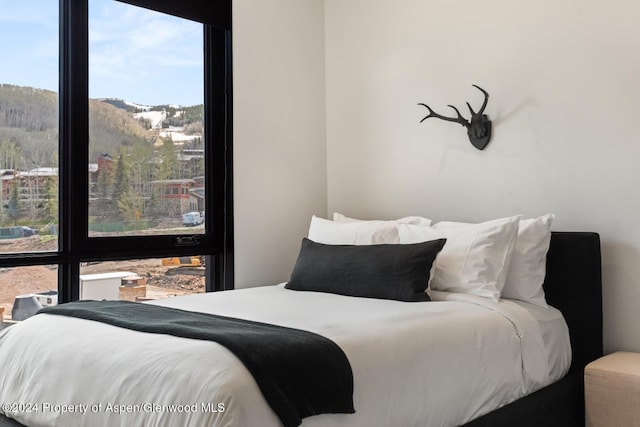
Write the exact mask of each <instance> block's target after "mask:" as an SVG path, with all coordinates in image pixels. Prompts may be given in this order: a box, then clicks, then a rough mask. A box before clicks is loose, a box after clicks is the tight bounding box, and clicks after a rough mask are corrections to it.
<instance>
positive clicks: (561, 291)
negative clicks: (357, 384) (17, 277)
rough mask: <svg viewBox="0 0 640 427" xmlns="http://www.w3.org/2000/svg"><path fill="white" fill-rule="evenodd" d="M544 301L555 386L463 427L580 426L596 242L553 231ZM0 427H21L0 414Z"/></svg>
mask: <svg viewBox="0 0 640 427" xmlns="http://www.w3.org/2000/svg"><path fill="white" fill-rule="evenodd" d="M544 289H545V295H546V299H547V302H548V303H549V304H550V305H552V306H554V307H556V308H557V309H559V310H560V311H561V312H562V313H563V314H564V316H565V319H566V321H567V325H568V326H569V334H570V337H571V349H572V353H573V357H572V362H571V368H570V370H569V373H568V374H567V375H566V376H565V377H564V378H562V379H560V380H559V381H557V382H555V383H553V384H550V385H548V386H547V387H544V388H542V389H540V390H538V391H536V392H535V393H532V394H530V395H528V396H526V397H523V398H522V399H518V400H516V401H514V402H512V403H510V404H508V405H505V406H503V407H502V408H499V409H496V410H495V411H493V412H490V413H488V414H486V415H484V416H482V417H479V418H477V419H475V420H473V421H471V422H469V423H467V424H465V427H512V426H514V425H517V426H521V427H539V426H546V427H574V426H575V427H578V426H579V427H584V421H585V417H584V367H585V366H586V364H587V363H589V362H591V361H592V360H596V359H597V358H599V357H600V356H602V273H601V258H600V237H599V235H598V234H597V233H588V232H553V233H552V235H551V246H550V248H549V253H548V255H547V276H546V279H545V283H544ZM0 427H25V426H23V425H22V424H20V423H17V422H16V421H13V420H11V419H9V418H6V417H4V416H2V415H0Z"/></svg>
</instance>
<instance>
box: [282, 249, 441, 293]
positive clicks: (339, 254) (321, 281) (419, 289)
mask: <svg viewBox="0 0 640 427" xmlns="http://www.w3.org/2000/svg"><path fill="white" fill-rule="evenodd" d="M445 242H446V239H437V240H431V241H428V242H422V243H413V244H385V245H325V244H322V243H317V242H314V241H312V240H309V239H307V238H304V239H303V240H302V246H301V248H300V253H299V255H298V260H297V261H296V265H295V266H294V268H293V272H292V273H291V278H290V279H289V282H288V283H287V284H286V285H285V288H287V289H293V290H296V291H317V292H329V293H334V294H340V295H348V296H354V297H367V298H382V299H392V300H398V301H429V296H428V295H427V294H426V293H425V290H426V288H427V285H428V282H429V272H430V271H431V265H432V264H433V262H434V261H435V259H436V256H437V255H438V252H440V250H441V249H442V247H443V246H444V244H445Z"/></svg>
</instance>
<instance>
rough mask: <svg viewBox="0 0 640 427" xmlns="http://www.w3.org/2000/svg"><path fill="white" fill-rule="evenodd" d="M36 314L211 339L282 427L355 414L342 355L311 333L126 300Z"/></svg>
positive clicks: (72, 305) (87, 303)
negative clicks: (241, 369)
mask: <svg viewBox="0 0 640 427" xmlns="http://www.w3.org/2000/svg"><path fill="white" fill-rule="evenodd" d="M40 313H46V314H57V315H64V316H71V317H78V318H82V319H88V320H95V321H98V322H104V323H108V324H110V325H114V326H119V327H121V328H126V329H132V330H135V331H141V332H149V333H154V334H168V335H173V336H177V337H184V338H193V339H200V340H210V341H215V342H217V343H219V344H221V345H223V346H225V347H226V348H228V349H229V350H230V351H231V352H232V353H233V354H235V355H236V357H237V358H238V359H240V360H241V361H242V363H244V365H245V366H246V367H247V369H248V370H249V372H251V374H252V375H253V377H254V378H255V380H256V382H257V383H258V386H259V387H260V390H261V391H262V394H263V395H264V397H265V399H266V401H267V402H268V403H269V405H270V406H271V408H272V409H273V411H274V412H275V413H276V414H277V415H278V417H280V420H281V421H282V423H283V424H284V425H285V426H286V427H289V426H298V425H300V423H301V422H302V418H305V417H308V416H311V415H317V414H323V413H343V414H351V413H354V412H355V410H354V408H353V373H352V371H351V365H350V364H349V361H348V359H347V357H346V356H345V354H344V353H343V352H342V350H341V349H340V347H338V346H337V345H336V344H335V343H334V342H333V341H331V340H329V339H327V338H324V337H322V336H320V335H317V334H314V333H311V332H307V331H302V330H298V329H292V328H285V327H282V326H276V325H270V324H266V323H259V322H253V321H248V320H242V319H235V318H231V317H224V316H217V315H213V314H205V313H197V312H192V311H186V310H179V309H175V308H168V307H161V306H157V305H151V304H140V303H134V302H128V301H77V302H71V303H67V304H61V305H58V306H52V307H46V308H43V309H41V310H40Z"/></svg>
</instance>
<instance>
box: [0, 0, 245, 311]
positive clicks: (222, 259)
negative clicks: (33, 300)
mask: <svg viewBox="0 0 640 427" xmlns="http://www.w3.org/2000/svg"><path fill="white" fill-rule="evenodd" d="M114 1H116V0H114ZM117 1H123V2H125V3H129V4H133V5H136V6H140V7H145V8H148V9H152V10H156V11H158V12H162V13H168V14H171V15H174V16H179V17H182V18H186V19H191V20H195V21H198V22H200V23H202V24H203V37H204V44H203V46H204V52H203V55H204V73H203V75H204V88H205V89H204V101H205V102H204V122H205V136H204V144H205V146H206V147H207V148H206V150H205V163H206V173H205V215H206V221H205V233H204V234H193V235H179V236H178V235H161V236H127V237H99V238H98V237H89V235H88V230H89V227H88V221H89V215H88V197H89V179H88V163H89V158H88V154H89V145H88V141H89V96H88V95H89V92H88V87H89V85H88V78H89V77H88V73H89V66H88V60H89V53H88V33H89V32H88V0H60V1H59V5H60V12H59V26H60V33H59V34H60V42H59V45H60V51H59V58H60V62H59V79H60V80H59V91H58V93H59V154H60V157H59V158H60V165H59V169H58V170H59V203H60V207H59V240H58V250H57V251H55V252H43V253H11V254H0V267H21V266H29V265H58V293H59V295H58V300H59V302H68V301H75V300H77V299H79V288H80V265H81V263H82V262H86V261H112V260H120V259H142V258H157V257H165V256H187V255H205V256H206V257H207V260H208V262H207V269H206V270H207V271H206V283H207V285H206V291H218V290H227V289H233V287H234V285H233V191H232V190H233V170H232V165H233V157H232V145H233V144H232V141H233V126H232V123H233V115H232V111H233V108H232V107H233V104H232V95H233V93H232V67H231V64H232V60H231V58H232V57H231V0H222V1H217V0H214V1H213V2H212V3H208V2H201V1H198V0H183V1H181V2H175V1H171V0H169V1H167V0H117Z"/></svg>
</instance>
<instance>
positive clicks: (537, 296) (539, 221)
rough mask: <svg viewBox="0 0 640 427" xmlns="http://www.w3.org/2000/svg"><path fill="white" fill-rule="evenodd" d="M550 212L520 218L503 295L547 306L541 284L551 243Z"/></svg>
mask: <svg viewBox="0 0 640 427" xmlns="http://www.w3.org/2000/svg"><path fill="white" fill-rule="evenodd" d="M554 218H555V216H554V215H553V214H547V215H542V216H540V217H538V218H529V219H523V220H521V221H520V225H519V227H518V241H517V242H516V247H515V250H514V251H513V257H512V258H511V264H510V266H509V273H508V274H507V283H506V284H505V286H504V289H503V290H502V298H510V299H517V300H522V301H526V302H528V303H531V304H535V305H538V306H540V307H544V308H549V306H548V305H547V301H546V299H545V296H544V289H543V288H542V283H543V282H544V278H545V276H546V274H547V252H548V251H549V243H550V242H551V223H552V222H553V219H554Z"/></svg>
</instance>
